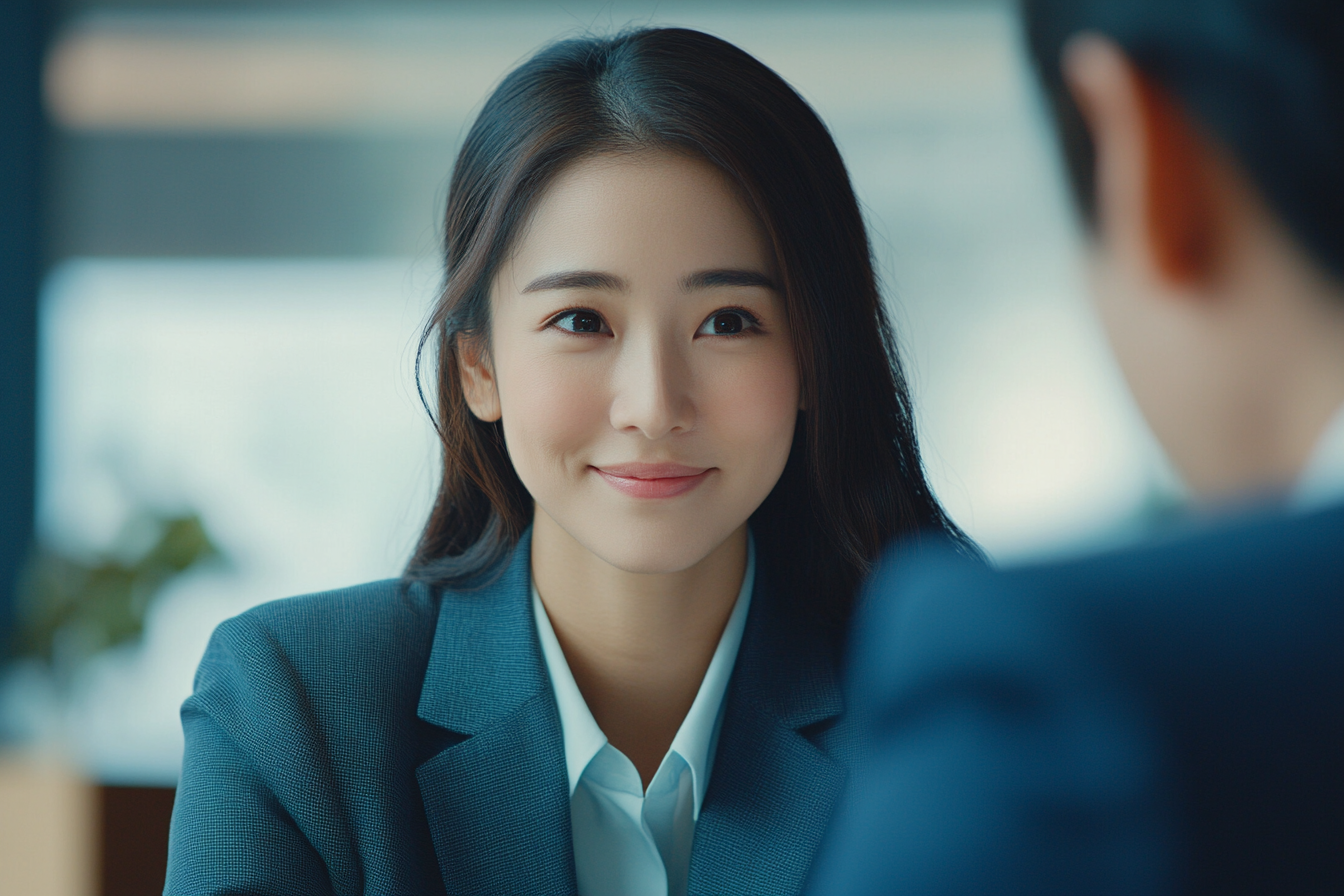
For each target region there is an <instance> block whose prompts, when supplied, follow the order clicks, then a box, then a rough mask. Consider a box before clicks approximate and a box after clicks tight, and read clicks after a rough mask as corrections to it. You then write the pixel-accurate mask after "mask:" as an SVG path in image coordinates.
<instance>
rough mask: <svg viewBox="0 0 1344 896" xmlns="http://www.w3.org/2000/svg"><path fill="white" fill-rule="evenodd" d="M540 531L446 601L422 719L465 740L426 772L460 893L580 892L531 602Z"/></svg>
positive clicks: (446, 861)
mask: <svg viewBox="0 0 1344 896" xmlns="http://www.w3.org/2000/svg"><path fill="white" fill-rule="evenodd" d="M530 548H531V539H530V533H529V534H528V535H524V536H523V538H522V539H521V540H520V542H519V544H518V547H517V549H516V551H515V552H514V556H513V559H512V561H511V562H510V564H509V567H508V569H507V570H506V571H505V573H504V574H503V575H502V576H501V577H500V578H499V579H498V580H497V581H496V582H495V583H493V584H492V585H490V586H488V587H486V588H482V589H480V590H478V591H470V592H455V591H445V592H444V594H443V605H442V606H441V608H440V610H439V620H438V630H437V632H436V633H435V636H434V647H433V650H432V652H431V654H430V660H429V668H428V669H427V671H426V673H425V684H424V687H423V689H422V690H421V693H420V709H419V713H420V717H421V718H422V719H424V720H425V721H427V722H430V723H431V724H434V725H437V726H439V727H441V728H445V729H448V730H449V731H452V732H455V733H457V734H458V735H460V736H463V739H462V740H461V741H460V742H458V743H455V744H454V745H453V746H450V747H448V748H447V749H445V750H443V751H442V752H440V753H438V755H436V756H434V757H433V758H431V759H430V760H428V761H427V762H425V763H424V764H422V765H421V766H420V767H419V768H418V769H417V770H416V778H417V779H418V781H419V784H420V794H421V797H422V798H423V800H424V805H425V814H426V817H427V818H428V821H429V829H430V836H431V838H432V840H433V842H434V851H435V854H436V856H437V858H438V861H439V869H440V872H441V873H442V876H443V884H444V889H445V890H446V891H447V892H448V893H450V894H453V893H548V894H549V893H557V894H563V893H574V892H576V891H577V884H576V883H575V875H574V853H573V846H572V836H571V834H570V823H569V782H568V778H567V776H566V772H565V752H564V742H563V739H562V736H561V732H560V716H559V712H558V711H557V709H556V706H555V697H554V694H553V693H552V691H551V685H550V679H549V678H548V677H547V673H546V666H545V662H544V661H543V659H542V656H541V646H540V644H539V643H538V641H537V636H536V628H535V623H534V622H533V620H532V607H531V601H530V599H529V598H530V562H529V552H530Z"/></svg>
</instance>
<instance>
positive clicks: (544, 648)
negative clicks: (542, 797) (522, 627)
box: [532, 533, 756, 817]
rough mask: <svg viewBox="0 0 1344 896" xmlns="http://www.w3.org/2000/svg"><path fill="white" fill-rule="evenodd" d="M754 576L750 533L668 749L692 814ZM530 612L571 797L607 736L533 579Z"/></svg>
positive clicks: (705, 781) (705, 778)
mask: <svg viewBox="0 0 1344 896" xmlns="http://www.w3.org/2000/svg"><path fill="white" fill-rule="evenodd" d="M755 580H756V546H755V544H754V542H753V540H752V538H751V534H750V533H748V534H747V570H746V574H745V575H744V576H743V577H742V587H741V588H740V589H739V590H738V592H737V601H736V603H734V604H733V612H732V613H731V615H729V617H728V623H727V625H725V626H724V628H723V634H722V635H721V636H719V644H718V646H717V647H716V648H715V649H714V656H713V658H711V659H710V661H709V668H707V669H706V670H705V677H704V678H703V679H702V680H701V682H700V689H699V690H698V691H697V692H696V695H695V700H694V701H693V702H692V703H691V708H690V710H689V711H688V712H687V713H686V718H685V719H684V720H682V723H681V727H680V728H678V729H677V734H676V736H675V737H673V738H672V745H671V747H670V748H669V750H668V752H669V753H676V754H677V755H678V756H680V757H681V758H682V760H683V761H684V762H685V763H686V765H687V767H689V768H690V770H691V778H692V782H693V787H694V794H695V808H694V813H695V817H699V815H700V805H701V803H702V802H703V801H704V797H705V790H706V789H707V788H708V786H709V773H710V767H711V765H712V764H713V759H714V746H715V742H716V741H717V740H718V733H719V727H720V725H721V721H722V715H723V713H722V708H723V697H724V694H725V693H727V690H728V681H729V679H731V678H732V674H733V665H734V664H735V663H736V662H737V652H738V648H739V647H740V646H741V645H742V632H743V630H744V629H745V628H746V624H747V612H748V610H749V609H750V607H751V593H752V588H753V585H754V584H755ZM532 614H533V618H534V619H535V620H536V625H537V637H538V638H539V639H540V641H541V653H542V657H543V659H544V660H545V662H546V669H547V671H548V672H549V673H550V677H551V684H552V686H553V688H554V689H555V702H556V705H557V708H558V709H559V712H560V729H561V733H562V736H563V739H564V744H565V766H566V770H567V771H568V773H569V795H570V796H571V797H573V796H574V790H575V788H577V787H578V786H579V779H580V778H582V777H583V773H584V771H585V770H586V769H587V768H588V765H589V763H591V762H592V761H593V757H595V756H596V755H597V754H598V753H599V752H601V750H602V748H603V747H604V746H606V744H607V736H606V735H605V734H603V733H602V729H601V728H599V727H598V725H597V720H595V719H594V718H593V714H592V711H591V710H589V709H588V704H587V703H586V702H585V701H584V699H583V694H582V693H580V692H579V686H578V685H577V684H576V683H575V681H574V674H573V673H572V672H571V671H570V669H569V663H568V662H567V661H566V660H565V653H564V650H562V649H561V647H560V642H559V640H558V639H557V638H556V637H555V629H554V628H553V627H552V626H551V620H550V617H549V616H547V615H546V608H545V606H544V605H543V604H542V602H541V596H540V595H539V594H538V593H537V585H536V583H535V582H533V583H532Z"/></svg>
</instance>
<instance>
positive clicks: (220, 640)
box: [212, 579, 439, 671]
mask: <svg viewBox="0 0 1344 896" xmlns="http://www.w3.org/2000/svg"><path fill="white" fill-rule="evenodd" d="M438 604H439V601H438V597H437V595H436V594H434V593H433V591H432V590H431V589H429V588H427V587H426V586H424V585H421V584H419V583H406V582H403V581H401V580H398V579H388V580H384V581H379V582H370V583H367V584H363V585H355V586H351V587H348V588H340V589H336V590H333V591H325V592H318V593H313V594H306V595H301V596H298V597H289V598H284V599H281V600H274V601H269V602H267V603H264V604H259V605H258V606H255V607H253V608H252V609H250V610H247V611H245V612H243V613H241V614H239V615H238V616H235V617H233V618H232V619H228V620H225V621H224V622H223V623H221V624H220V625H219V627H218V628H217V629H216V631H215V636H214V638H213V639H212V647H214V646H216V645H218V646H219V647H229V648H233V649H237V650H244V651H246V652H248V653H251V652H252V651H255V650H258V649H265V650H268V651H269V652H275V653H277V654H282V655H284V656H286V657H288V658H289V659H290V661H291V662H293V663H294V664H296V665H297V666H299V667H309V666H321V665H324V664H337V665H342V666H344V665H347V664H348V662H349V661H350V658H352V657H355V656H358V657H360V658H362V659H363V660H365V661H367V660H369V659H372V658H373V656H374V655H378V654H387V655H391V656H395V655H400V656H402V657H405V656H406V655H407V653H408V652H409V653H414V652H415V651H416V648H417V647H419V646H421V645H423V649H424V650H425V651H427V650H428V646H429V642H430V640H431V639H432V637H433V632H434V624H435V619H436V617H437V613H438ZM315 671H316V670H315Z"/></svg>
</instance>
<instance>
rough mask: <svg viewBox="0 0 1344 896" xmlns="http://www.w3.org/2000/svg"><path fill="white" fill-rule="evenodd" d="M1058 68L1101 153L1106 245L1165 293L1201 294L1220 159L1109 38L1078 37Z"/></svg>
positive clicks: (1211, 248)
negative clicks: (1168, 290)
mask: <svg viewBox="0 0 1344 896" xmlns="http://www.w3.org/2000/svg"><path fill="white" fill-rule="evenodd" d="M1062 64H1063V72H1064V79H1065V81H1066V83H1067V84H1068V86H1069V90H1070V92H1071V93H1072V94H1073V98H1074V101H1075V102H1076V103H1077V104H1078V108H1079V110H1080V111H1081V112H1082V115H1083V119H1084V120H1085V121H1086V122H1087V126H1088V130H1089V132H1090V134H1091V137H1092V143H1093V147H1094V148H1095V151H1096V177H1095V183H1096V190H1097V226H1098V230H1099V236H1100V238H1101V239H1102V240H1103V241H1104V242H1105V243H1107V244H1108V248H1110V249H1113V250H1114V251H1116V252H1118V253H1121V254H1128V255H1129V256H1130V259H1131V260H1134V261H1138V262H1139V263H1141V264H1143V265H1144V266H1145V267H1147V268H1148V269H1149V271H1150V275H1151V276H1154V277H1156V278H1157V279H1158V280H1159V281H1162V282H1164V283H1165V284H1166V285H1167V286H1170V287H1177V288H1180V287H1187V288H1188V287H1197V286H1199V285H1202V284H1203V283H1205V282H1206V281H1208V280H1209V279H1211V278H1212V277H1213V275H1214V273H1215V267H1216V265H1217V262H1218V257H1217V256H1218V244H1219V241H1220V239H1221V237H1222V234H1221V233H1220V231H1219V220H1220V216H1219V208H1218V202H1217V199H1218V197H1217V195H1216V193H1217V190H1216V188H1215V186H1214V184H1213V172H1214V170H1215V166H1216V163H1217V159H1216V156H1217V150H1216V149H1215V147H1214V146H1213V145H1212V144H1210V143H1209V142H1208V141H1207V140H1206V139H1205V138H1204V137H1203V135H1201V134H1200V133H1199V131H1198V129H1197V128H1196V127H1195V125H1194V122H1193V121H1192V120H1191V119H1190V117H1189V116H1188V115H1187V114H1186V113H1185V111H1184V110H1183V109H1182V108H1181V107H1180V106H1179V105H1178V104H1177V103H1176V102H1175V100H1173V99H1172V98H1171V96H1170V95H1168V94H1167V93H1166V91H1164V90H1163V89H1162V88H1161V87H1159V86H1158V85H1157V84H1156V83H1154V82H1153V81H1152V80H1151V79H1150V78H1148V77H1147V76H1146V75H1144V74H1143V73H1142V72H1141V71H1139V70H1138V68H1137V67H1135V65H1134V64H1133V63H1132V62H1131V61H1130V60H1129V58H1128V57H1127V56H1126V55H1125V53H1124V51H1123V50H1122V49H1121V48H1120V47H1119V46H1117V45H1116V44H1115V43H1114V42H1113V41H1111V40H1109V39H1108V38H1105V37H1101V36H1098V35H1095V34H1082V35H1078V36H1076V37H1074V38H1072V39H1071V40H1070V41H1069V42H1068V43H1067V44H1066V45H1065V47H1064V53H1063V58H1062ZM1182 291H1185V290H1182Z"/></svg>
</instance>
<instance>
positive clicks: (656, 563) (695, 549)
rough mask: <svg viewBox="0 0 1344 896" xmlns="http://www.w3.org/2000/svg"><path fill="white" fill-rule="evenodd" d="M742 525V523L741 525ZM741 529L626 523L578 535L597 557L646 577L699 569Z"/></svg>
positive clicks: (660, 522)
mask: <svg viewBox="0 0 1344 896" xmlns="http://www.w3.org/2000/svg"><path fill="white" fill-rule="evenodd" d="M739 525H740V524H739ZM737 528H738V527H737V526H732V527H730V528H728V529H726V530H724V531H721V532H720V531H718V530H717V528H716V529H710V528H708V527H706V526H705V525H703V524H698V525H697V524H696V522H695V521H691V522H689V523H687V524H682V525H674V524H670V523H669V522H665V521H659V522H656V523H655V522H651V521H647V520H638V521H626V520H622V521H621V523H620V524H618V525H616V526H604V527H602V531H600V532H583V533H574V534H575V535H576V536H578V537H577V540H578V541H580V542H581V543H582V544H583V546H584V547H586V548H587V549H588V550H589V551H591V552H592V553H593V554H594V555H596V556H597V557H599V558H601V559H602V560H604V561H605V562H607V563H610V564H611V565H612V566H614V567H616V568H617V569H620V570H623V571H625V572H631V573H641V574H644V575H658V574H660V573H675V572H681V571H683V570H686V569H689V568H691V567H692V566H695V565H696V564H697V563H699V562H700V561H701V560H704V559H705V558H706V557H708V556H709V555H710V554H712V553H714V551H715V549H716V548H718V547H719V546H720V545H722V544H723V542H724V541H725V540H726V539H727V538H728V537H729V536H730V535H732V534H733V532H734V531H735V530H736V529H737Z"/></svg>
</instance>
